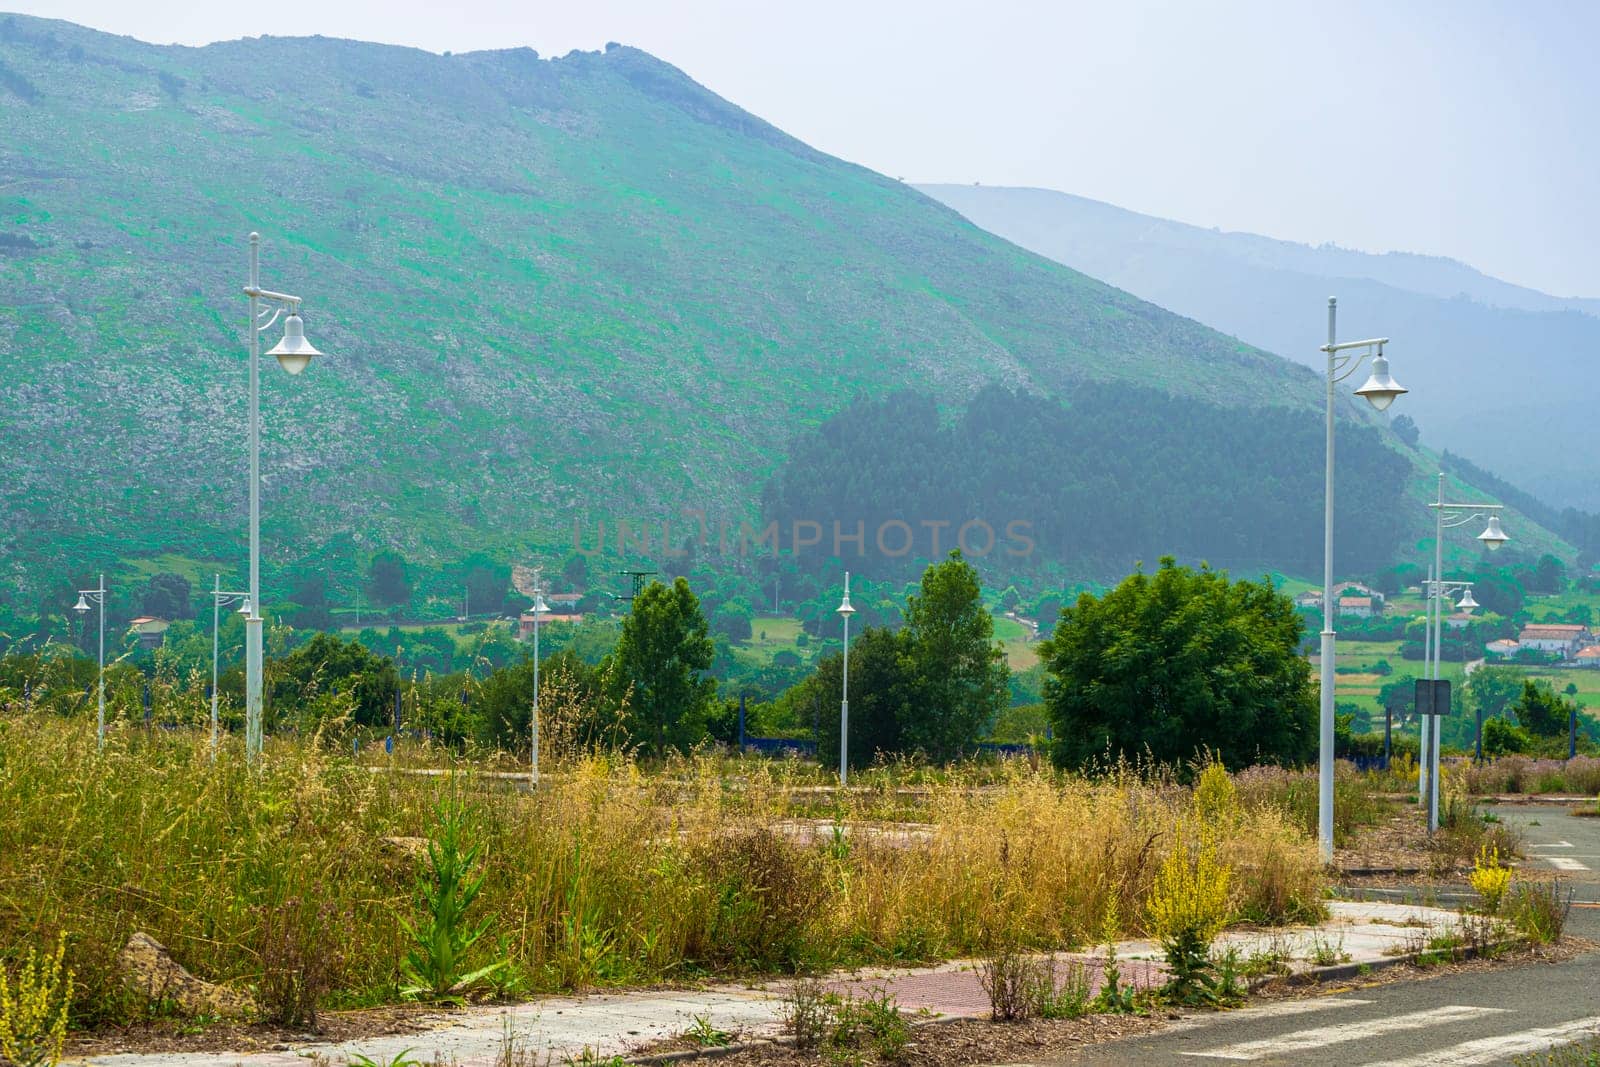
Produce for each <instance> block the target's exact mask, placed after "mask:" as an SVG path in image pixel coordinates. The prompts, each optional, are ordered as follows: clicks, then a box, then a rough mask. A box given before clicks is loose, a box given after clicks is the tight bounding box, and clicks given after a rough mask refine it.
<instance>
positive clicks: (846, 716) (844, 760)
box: [839, 571, 856, 786]
mask: <svg viewBox="0 0 1600 1067" xmlns="http://www.w3.org/2000/svg"><path fill="white" fill-rule="evenodd" d="M855 613H856V609H855V608H853V607H851V606H850V572H849V571H845V572H844V599H843V600H841V601H840V602H839V615H840V616H841V617H842V618H843V619H844V685H843V688H842V689H841V690H840V694H839V785H841V786H844V785H846V784H848V783H849V779H850V616H852V615H854V614H855Z"/></svg>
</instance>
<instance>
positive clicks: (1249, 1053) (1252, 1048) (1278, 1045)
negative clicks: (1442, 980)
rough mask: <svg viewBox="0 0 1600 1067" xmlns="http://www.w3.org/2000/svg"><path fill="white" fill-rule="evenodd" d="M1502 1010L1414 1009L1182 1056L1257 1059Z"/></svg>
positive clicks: (1451, 1006)
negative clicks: (1408, 1011) (1403, 1013)
mask: <svg viewBox="0 0 1600 1067" xmlns="http://www.w3.org/2000/svg"><path fill="white" fill-rule="evenodd" d="M1505 1010H1506V1009H1505V1008H1475V1007H1471V1006H1469V1005H1465V1004H1449V1005H1446V1006H1444V1007H1442V1008H1430V1009H1429V1010H1427V1011H1414V1012H1410V1013H1408V1014H1406V1015H1390V1016H1385V1017H1383V1018H1379V1019H1370V1020H1367V1021H1365V1022H1358V1023H1338V1024H1336V1025H1333V1026H1318V1027H1313V1028H1312V1029H1310V1030H1299V1031H1296V1032H1294V1033H1289V1034H1283V1035H1281V1036H1279V1037H1268V1038H1262V1039H1260V1040H1256V1041H1240V1042H1238V1043H1237V1044H1233V1045H1223V1046H1222V1047H1221V1048H1215V1049H1210V1050H1207V1051H1204V1052H1185V1053H1183V1054H1184V1055H1185V1056H1203V1057H1206V1058H1208V1059H1217V1060H1259V1059H1263V1058H1265V1057H1267V1056H1282V1055H1285V1054H1288V1053H1293V1052H1301V1051H1305V1050H1307V1049H1314V1048H1322V1047H1323V1046H1325V1045H1338V1044H1343V1043H1344V1042H1347V1041H1363V1040H1367V1039H1370V1038H1375V1037H1382V1036H1384V1035H1386V1034H1396V1033H1402V1032H1404V1031H1407V1030H1423V1029H1426V1028H1428V1027H1430V1026H1444V1025H1447V1024H1449V1023H1456V1022H1464V1021H1466V1020H1468V1019H1476V1018H1481V1017H1483V1016H1484V1015H1488V1014H1494V1013H1499V1012H1503V1011H1505ZM1441 1062H1442V1061H1441Z"/></svg>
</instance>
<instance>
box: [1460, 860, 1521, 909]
mask: <svg viewBox="0 0 1600 1067" xmlns="http://www.w3.org/2000/svg"><path fill="white" fill-rule="evenodd" d="M1467 881H1468V882H1470V883H1471V885H1472V890H1473V892H1475V893H1477V894H1478V898H1479V899H1480V900H1482V901H1483V910H1484V913H1485V914H1486V915H1494V914H1495V913H1496V912H1498V911H1499V910H1500V900H1501V898H1502V897H1504V896H1505V895H1506V889H1507V887H1509V886H1510V885H1511V870H1510V868H1508V867H1503V866H1501V865H1500V850H1499V849H1498V848H1496V847H1494V846H1491V845H1484V846H1483V847H1482V848H1480V849H1479V850H1478V858H1477V859H1476V860H1474V861H1473V864H1472V873H1471V874H1469V875H1467Z"/></svg>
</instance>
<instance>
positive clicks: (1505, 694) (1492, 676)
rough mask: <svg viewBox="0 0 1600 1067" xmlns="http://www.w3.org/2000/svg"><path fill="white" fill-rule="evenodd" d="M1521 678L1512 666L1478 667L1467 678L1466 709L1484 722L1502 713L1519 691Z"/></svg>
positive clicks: (1521, 675)
mask: <svg viewBox="0 0 1600 1067" xmlns="http://www.w3.org/2000/svg"><path fill="white" fill-rule="evenodd" d="M1522 679H1523V673H1522V672H1521V671H1519V670H1517V669H1516V668H1514V667H1479V668H1478V669H1477V670H1475V671H1473V672H1472V677H1471V678H1468V679H1467V686H1466V689H1467V694H1466V696H1467V699H1466V704H1467V708H1468V710H1470V711H1471V712H1472V713H1473V715H1474V716H1475V717H1476V716H1482V717H1483V719H1484V721H1485V722H1487V721H1488V720H1489V719H1492V718H1495V717H1497V716H1502V715H1504V714H1505V713H1506V710H1507V709H1508V708H1510V707H1511V705H1512V702H1514V701H1515V700H1516V699H1517V696H1518V695H1519V694H1520V693H1521V690H1522Z"/></svg>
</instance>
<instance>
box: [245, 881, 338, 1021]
mask: <svg viewBox="0 0 1600 1067" xmlns="http://www.w3.org/2000/svg"><path fill="white" fill-rule="evenodd" d="M258 913H259V916H260V926H259V927H258V928H257V940H256V952H257V955H258V956H259V957H260V960H261V979H260V982H259V983H258V986H257V994H258V997H259V999H260V1002H261V1007H262V1010H263V1011H264V1012H265V1013H266V1016H267V1018H268V1019H271V1020H272V1021H274V1022H279V1023H282V1024H284V1025H285V1026H293V1027H309V1028H312V1029H316V1027H317V1006H318V1003H319V1002H320V1001H321V1000H322V998H323V997H325V996H327V995H328V993H329V992H331V991H332V989H333V982H334V976H335V975H337V974H338V972H339V968H340V967H341V965H342V964H343V953H342V951H341V949H340V947H339V942H338V941H336V940H335V941H331V942H330V940H329V938H328V936H327V935H328V931H330V930H336V929H339V928H340V927H341V926H342V924H343V923H344V922H346V921H347V920H348V916H347V915H346V914H343V913H341V910H340V909H339V908H338V906H337V904H336V903H334V902H332V901H326V900H325V901H321V902H317V901H314V900H311V899H307V898H304V897H292V898H290V899H288V900H284V901H281V902H278V903H275V904H269V905H266V906H264V907H261V908H259V909H258Z"/></svg>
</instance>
